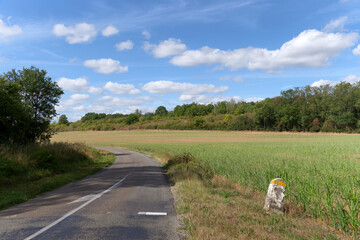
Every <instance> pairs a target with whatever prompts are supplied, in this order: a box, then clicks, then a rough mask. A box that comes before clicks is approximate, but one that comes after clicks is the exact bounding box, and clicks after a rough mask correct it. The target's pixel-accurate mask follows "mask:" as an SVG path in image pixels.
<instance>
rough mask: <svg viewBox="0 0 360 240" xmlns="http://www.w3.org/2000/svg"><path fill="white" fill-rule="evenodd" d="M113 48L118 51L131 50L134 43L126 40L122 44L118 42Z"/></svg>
mask: <svg viewBox="0 0 360 240" xmlns="http://www.w3.org/2000/svg"><path fill="white" fill-rule="evenodd" d="M115 47H116V49H117V50H118V51H123V50H131V49H133V47H134V43H133V42H132V41H130V40H127V41H124V42H119V43H118V44H116V45H115Z"/></svg>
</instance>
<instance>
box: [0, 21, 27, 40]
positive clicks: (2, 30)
mask: <svg viewBox="0 0 360 240" xmlns="http://www.w3.org/2000/svg"><path fill="white" fill-rule="evenodd" d="M21 33H22V29H21V27H19V26H18V25H12V26H9V25H7V24H6V23H4V21H3V20H1V19H0V38H6V37H11V36H15V35H18V34H21Z"/></svg>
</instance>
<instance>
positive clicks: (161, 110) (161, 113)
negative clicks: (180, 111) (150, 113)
mask: <svg viewBox="0 0 360 240" xmlns="http://www.w3.org/2000/svg"><path fill="white" fill-rule="evenodd" d="M167 114H168V110H166V108H165V107H164V106H160V107H158V108H157V109H156V111H155V115H158V116H161V117H163V116H166V115H167Z"/></svg>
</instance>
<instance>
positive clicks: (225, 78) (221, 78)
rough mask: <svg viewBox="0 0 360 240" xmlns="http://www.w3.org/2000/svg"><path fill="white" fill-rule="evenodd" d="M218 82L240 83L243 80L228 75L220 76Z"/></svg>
mask: <svg viewBox="0 0 360 240" xmlns="http://www.w3.org/2000/svg"><path fill="white" fill-rule="evenodd" d="M220 81H234V82H237V83H242V82H244V81H245V80H244V79H243V78H242V77H241V76H229V75H226V76H221V77H220Z"/></svg>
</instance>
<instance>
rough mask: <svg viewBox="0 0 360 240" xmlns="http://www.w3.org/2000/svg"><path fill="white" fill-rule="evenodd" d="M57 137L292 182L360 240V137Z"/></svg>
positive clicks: (305, 204)
mask: <svg viewBox="0 0 360 240" xmlns="http://www.w3.org/2000/svg"><path fill="white" fill-rule="evenodd" d="M53 141H70V142H74V141H75V142H76V141H80V142H85V143H87V144H89V145H106V146H115V147H123V148H128V149H134V150H137V151H141V152H146V153H150V154H152V155H153V156H154V157H157V158H160V159H161V158H163V159H165V158H169V157H171V156H174V155H178V154H182V153H190V154H191V155H193V156H194V157H195V159H196V160H198V161H200V162H201V163H202V164H205V165H207V166H208V167H209V168H210V169H211V170H212V171H213V172H214V173H216V174H217V175H221V176H225V177H227V178H228V179H229V180H231V181H233V182H235V183H238V184H239V185H241V186H242V187H246V188H250V189H255V190H258V191H261V192H264V193H265V192H266V191H267V188H268V185H269V182H270V180H271V179H273V178H277V177H280V178H283V179H284V180H285V182H286V183H287V188H286V199H287V201H288V202H289V203H290V206H292V207H296V208H298V209H301V211H304V212H305V213H307V214H310V215H311V216H313V217H316V218H319V219H322V220H323V221H324V222H327V223H329V224H330V225H331V226H333V227H335V228H336V229H340V230H342V231H344V232H346V233H347V234H349V235H352V236H354V237H355V238H356V236H358V234H359V229H360V219H359V211H360V135H356V134H351V135H346V134H308V133H264V132H222V131H119V132H63V133H59V134H56V135H55V136H54V137H53Z"/></svg>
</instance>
